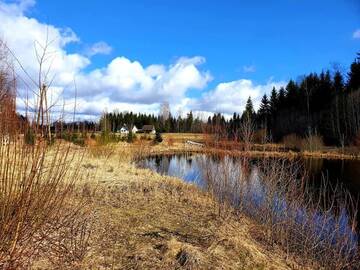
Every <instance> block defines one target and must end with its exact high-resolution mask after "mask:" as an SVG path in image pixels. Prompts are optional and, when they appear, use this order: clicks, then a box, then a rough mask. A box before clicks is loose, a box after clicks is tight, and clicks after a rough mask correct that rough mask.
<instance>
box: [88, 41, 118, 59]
mask: <svg viewBox="0 0 360 270" xmlns="http://www.w3.org/2000/svg"><path fill="white" fill-rule="evenodd" d="M111 52H112V47H111V46H110V45H109V44H107V43H106V42H104V41H99V42H97V43H95V44H93V45H92V46H91V47H90V48H88V49H87V50H86V54H87V55H88V56H93V55H96V54H105V55H107V54H110V53H111Z"/></svg>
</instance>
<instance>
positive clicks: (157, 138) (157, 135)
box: [154, 131, 163, 143]
mask: <svg viewBox="0 0 360 270" xmlns="http://www.w3.org/2000/svg"><path fill="white" fill-rule="evenodd" d="M154 141H155V143H161V142H162V141H163V138H162V136H161V133H160V132H159V131H156V134H155V139H154Z"/></svg>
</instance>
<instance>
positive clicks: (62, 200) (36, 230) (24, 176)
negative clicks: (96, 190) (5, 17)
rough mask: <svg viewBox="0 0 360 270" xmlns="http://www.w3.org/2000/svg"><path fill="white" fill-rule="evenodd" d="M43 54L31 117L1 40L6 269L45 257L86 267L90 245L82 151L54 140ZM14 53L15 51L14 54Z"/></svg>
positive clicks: (2, 253)
mask: <svg viewBox="0 0 360 270" xmlns="http://www.w3.org/2000/svg"><path fill="white" fill-rule="evenodd" d="M41 48H42V53H38V52H37V56H38V60H39V67H40V69H39V79H38V82H36V85H33V86H32V91H34V97H35V98H34V101H35V102H34V106H33V107H31V108H30V105H29V103H27V104H25V106H26V110H27V111H29V112H32V114H31V116H30V115H29V116H28V117H26V118H25V117H20V116H19V115H18V114H17V113H16V105H15V100H16V95H17V91H18V88H17V87H18V86H17V84H16V82H17V77H18V76H19V75H18V74H17V73H16V72H15V71H14V70H15V69H14V68H13V65H12V64H13V63H14V61H15V60H14V59H11V57H9V55H10V54H11V51H10V50H9V48H7V46H6V44H5V43H3V42H1V41H0V268H1V269H18V268H20V269H22V268H27V267H29V266H31V265H32V263H33V262H34V261H35V260H37V259H39V258H47V259H48V263H51V264H52V268H59V267H61V268H62V269H63V268H66V267H71V268H74V267H75V266H78V265H80V263H81V261H82V259H83V258H84V256H85V254H86V251H87V248H88V240H89V239H88V238H89V235H90V220H89V215H88V213H87V211H86V200H85V199H84V197H83V196H80V195H79V194H80V193H79V192H78V190H77V188H78V187H77V185H75V181H76V179H79V177H80V172H81V170H80V168H81V166H80V164H81V155H79V153H78V152H76V151H72V149H71V147H72V146H70V144H65V143H60V142H56V143H53V142H52V138H53V137H54V134H51V131H50V119H51V115H50V106H51V105H50V104H48V99H47V96H48V91H49V87H48V85H47V78H46V76H43V74H44V73H43V70H46V67H45V59H46V58H47V57H46V53H47V52H46V50H47V45H45V46H42V47H41ZM10 56H11V55H10ZM12 56H13V57H14V55H12ZM33 82H34V83H35V81H33Z"/></svg>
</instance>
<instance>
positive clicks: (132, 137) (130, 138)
mask: <svg viewBox="0 0 360 270" xmlns="http://www.w3.org/2000/svg"><path fill="white" fill-rule="evenodd" d="M134 139H135V135H134V134H133V133H132V132H131V131H130V132H129V133H128V135H127V139H126V141H127V142H128V143H132V142H133V141H134Z"/></svg>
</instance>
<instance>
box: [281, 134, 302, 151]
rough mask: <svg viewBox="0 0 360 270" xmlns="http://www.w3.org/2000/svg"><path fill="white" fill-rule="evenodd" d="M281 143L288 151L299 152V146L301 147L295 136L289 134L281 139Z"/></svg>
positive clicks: (299, 140)
mask: <svg viewBox="0 0 360 270" xmlns="http://www.w3.org/2000/svg"><path fill="white" fill-rule="evenodd" d="M283 143H284V145H285V147H286V148H288V149H291V150H300V148H301V145H302V140H301V138H300V137H299V136H297V135H296V134H289V135H286V136H285V137H284V138H283Z"/></svg>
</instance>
